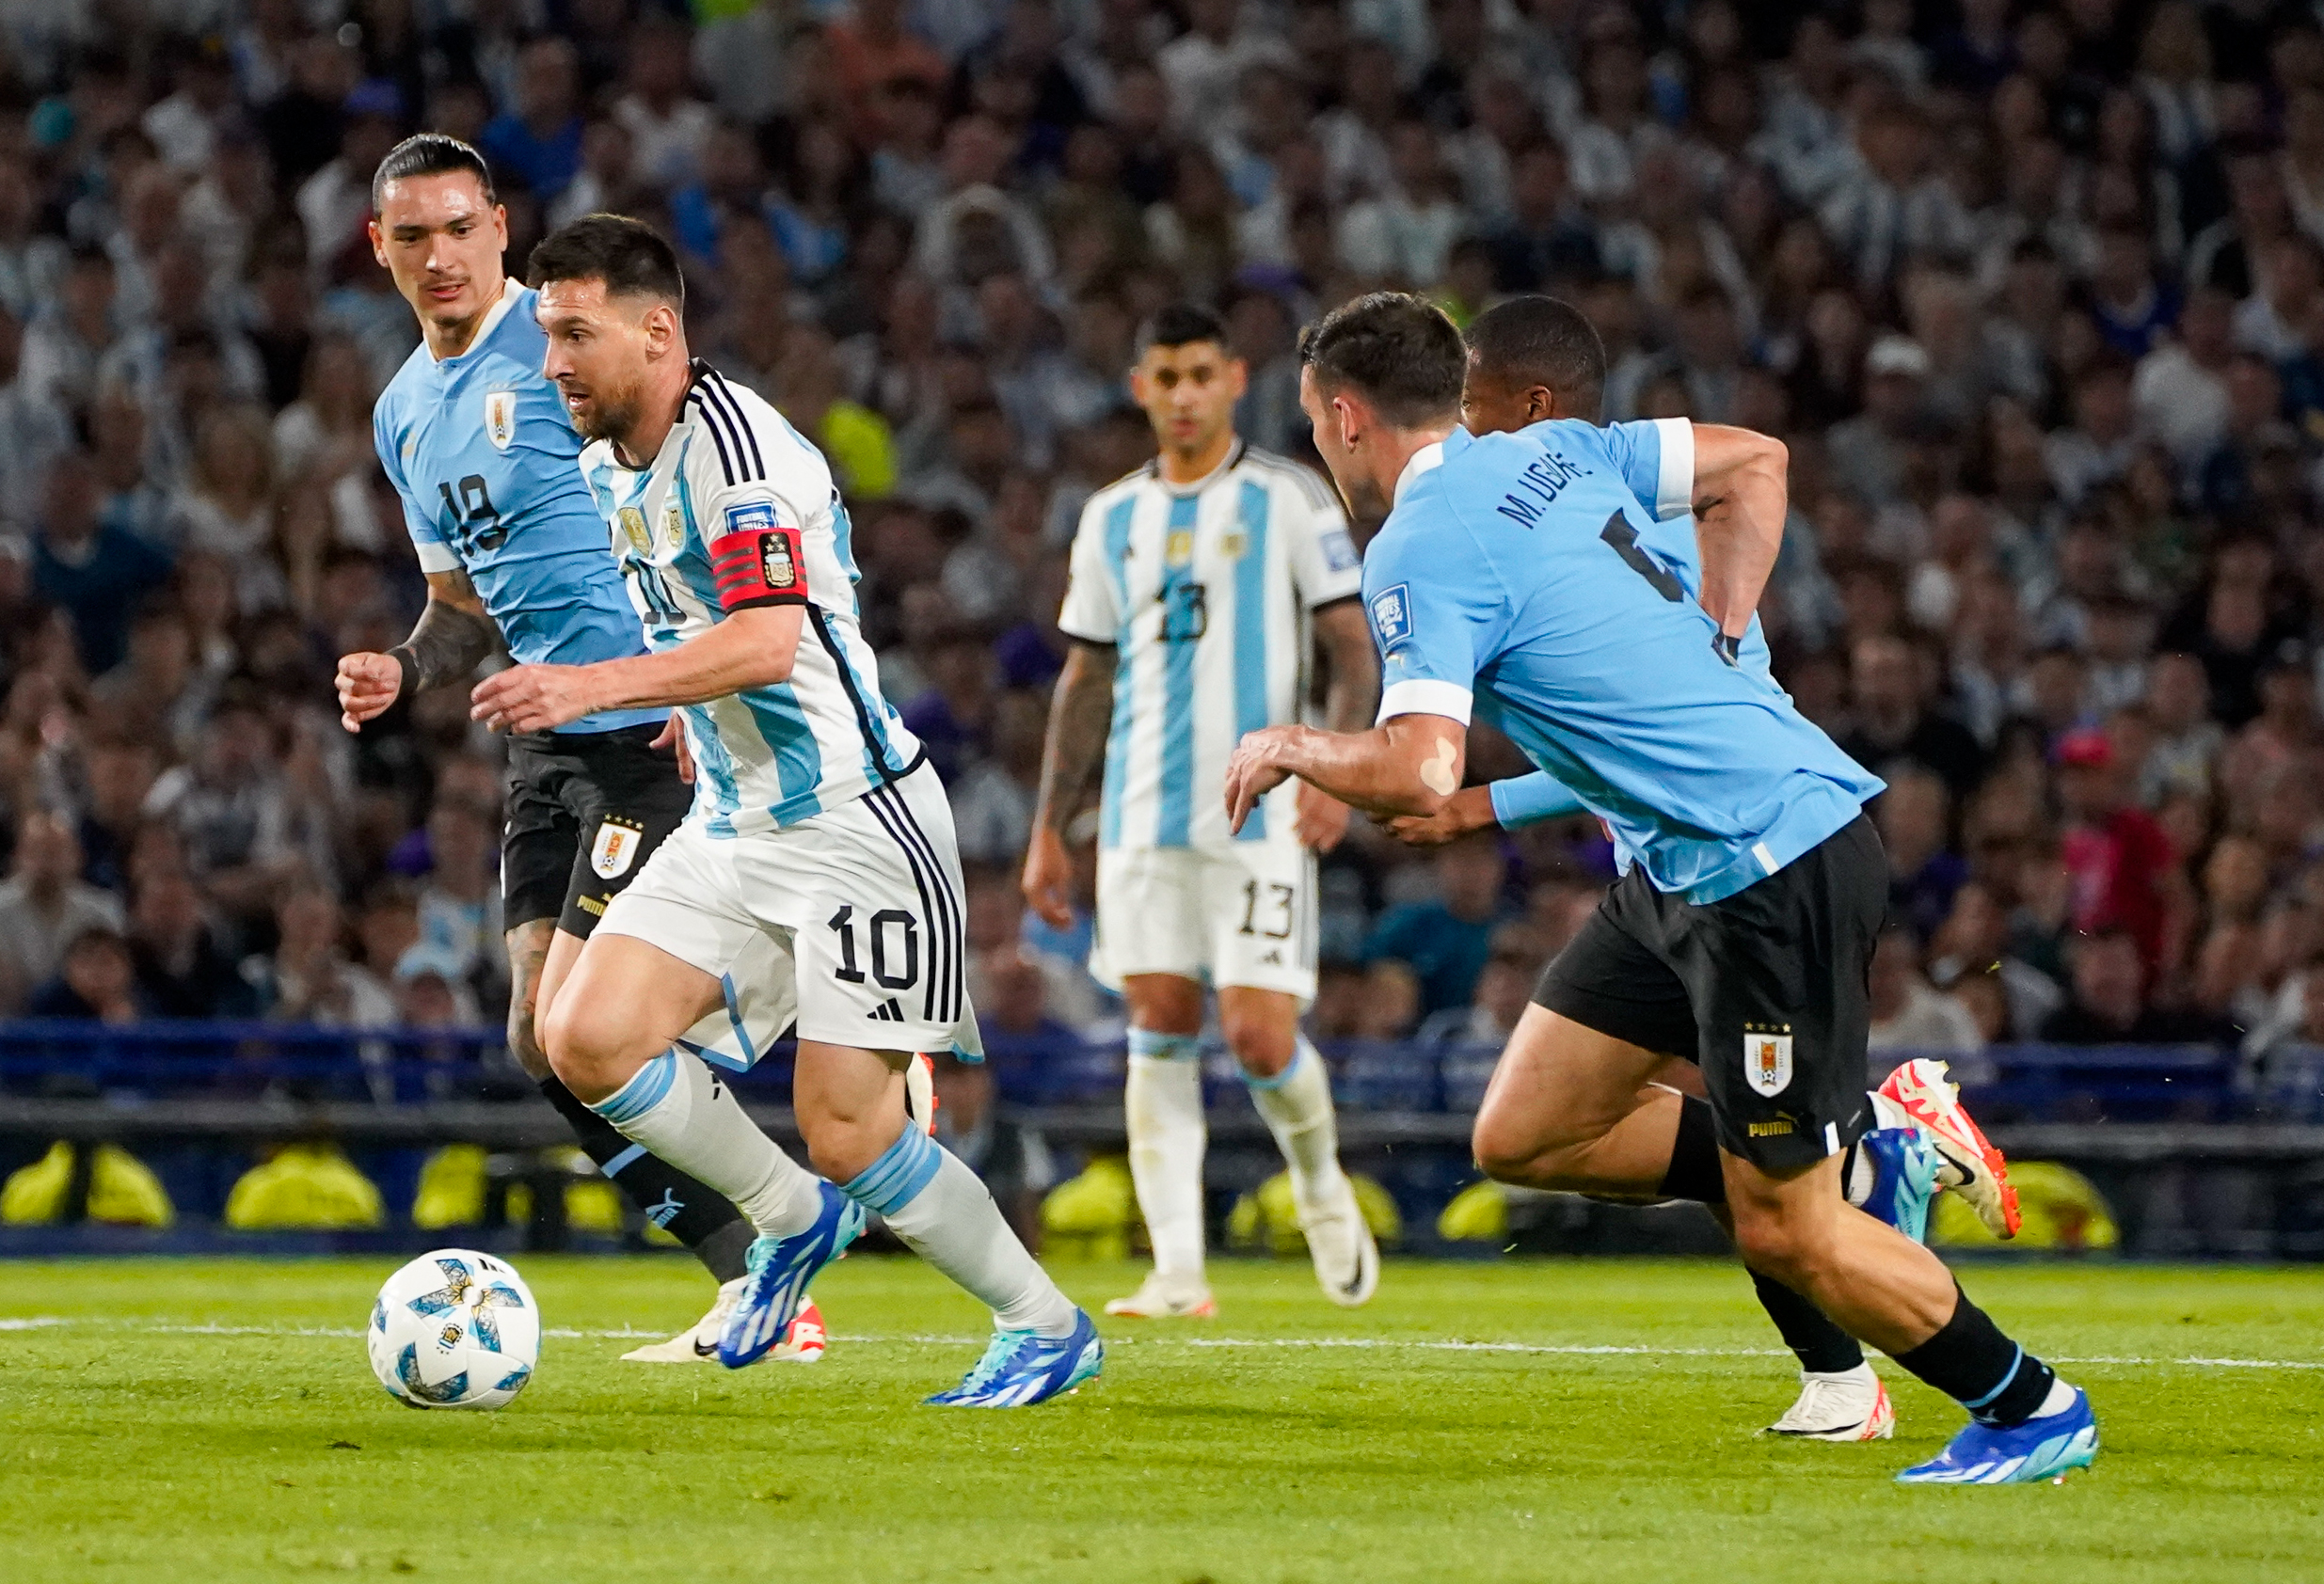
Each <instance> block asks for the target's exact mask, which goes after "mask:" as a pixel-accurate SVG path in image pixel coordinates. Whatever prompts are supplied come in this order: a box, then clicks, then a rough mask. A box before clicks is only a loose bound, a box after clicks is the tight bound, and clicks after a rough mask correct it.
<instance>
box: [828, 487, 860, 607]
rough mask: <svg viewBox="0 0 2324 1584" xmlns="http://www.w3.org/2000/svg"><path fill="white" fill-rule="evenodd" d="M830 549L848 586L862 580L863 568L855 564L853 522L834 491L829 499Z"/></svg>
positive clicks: (842, 501) (843, 503) (844, 503)
mask: <svg viewBox="0 0 2324 1584" xmlns="http://www.w3.org/2000/svg"><path fill="white" fill-rule="evenodd" d="M831 547H832V548H833V549H834V550H835V551H836V552H837V553H838V557H839V564H840V566H841V567H842V568H844V569H845V570H846V572H847V575H848V586H849V587H850V588H852V587H854V586H855V585H856V584H858V583H860V582H862V581H863V580H864V571H863V568H862V567H860V566H857V565H856V564H855V522H854V519H853V518H852V517H850V516H849V515H848V508H847V502H846V501H844V500H842V499H839V496H838V493H837V492H836V491H834V492H833V494H832V498H831Z"/></svg>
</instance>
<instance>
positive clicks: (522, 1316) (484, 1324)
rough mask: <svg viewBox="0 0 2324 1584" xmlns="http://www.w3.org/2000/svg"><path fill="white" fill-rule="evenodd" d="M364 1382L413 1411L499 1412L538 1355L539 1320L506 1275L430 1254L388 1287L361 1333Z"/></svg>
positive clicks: (464, 1256)
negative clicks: (369, 1377)
mask: <svg viewBox="0 0 2324 1584" xmlns="http://www.w3.org/2000/svg"><path fill="white" fill-rule="evenodd" d="M363 1338H364V1341H365V1343H366V1344H367V1345H368V1347H369V1348H370V1350H371V1359H372V1373H373V1374H374V1375H377V1376H378V1377H379V1384H380V1385H381V1386H385V1387H387V1388H388V1395H389V1396H390V1397H392V1398H394V1399H395V1400H396V1401H397V1402H402V1403H404V1404H406V1406H408V1407H413V1408H500V1407H505V1406H506V1405H507V1404H508V1402H510V1401H511V1400H512V1399H514V1398H515V1397H516V1395H517V1393H518V1392H520V1391H522V1390H523V1389H524V1384H525V1382H527V1381H529V1380H531V1379H532V1378H533V1365H534V1364H536V1363H538V1362H539V1361H540V1356H541V1311H540V1308H539V1307H538V1306H537V1305H535V1304H534V1303H533V1291H532V1290H531V1289H530V1288H528V1287H526V1286H525V1284H524V1277H522V1276H520V1275H517V1271H516V1267H514V1266H513V1265H510V1264H509V1263H508V1262H507V1261H506V1260H504V1259H494V1258H493V1257H492V1256H491V1255H489V1254H478V1253H476V1252H475V1251H474V1250H473V1249H466V1248H439V1249H438V1250H437V1251H436V1252H435V1253H433V1254H423V1255H422V1256H421V1257H420V1258H419V1259H414V1260H413V1261H412V1262H411V1263H410V1264H408V1265H406V1266H405V1267H404V1268H403V1269H402V1270H400V1271H398V1272H396V1273H395V1274H394V1275H391V1276H390V1277H389V1278H388V1282H387V1285H386V1286H385V1287H382V1288H381V1289H380V1290H379V1297H378V1299H377V1301H376V1302H374V1304H373V1305H372V1323H371V1324H370V1326H368V1327H367V1328H366V1329H365V1331H364V1334H363Z"/></svg>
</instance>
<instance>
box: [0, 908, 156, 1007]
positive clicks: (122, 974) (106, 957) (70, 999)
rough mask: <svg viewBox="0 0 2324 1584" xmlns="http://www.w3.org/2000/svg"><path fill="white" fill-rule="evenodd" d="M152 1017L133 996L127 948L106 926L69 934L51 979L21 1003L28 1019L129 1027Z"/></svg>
mask: <svg viewBox="0 0 2324 1584" xmlns="http://www.w3.org/2000/svg"><path fill="white" fill-rule="evenodd" d="M152 1014H153V1008H152V1007H151V1006H148V1005H147V1004H146V1002H145V1000H144V998H143V997H142V996H141V995H140V994H139V993H138V986H137V981H136V976H135V973H134V972H133V971H132V969H131V967H130V961H129V949H128V947H127V946H125V945H124V944H123V943H122V942H121V937H120V932H119V930H117V929H115V928H113V927H111V926H108V925H92V926H91V927H88V928H87V929H84V930H82V931H81V932H80V933H79V934H78V935H75V936H74V937H73V938H72V943H71V944H70V945H68V946H66V948H65V951H64V955H63V957H62V958H60V959H59V960H58V962H57V965H56V976H55V977H54V978H51V979H49V980H48V981H47V982H46V983H44V984H42V985H40V987H39V988H38V989H36V990H34V991H33V992H32V998H31V999H30V1000H29V1001H27V1002H26V1003H25V1004H24V1015H25V1016H26V1017H28V1018H83V1019H90V1020H94V1021H96V1022H106V1023H134V1022H137V1021H138V1020H139V1019H140V1018H145V1017H150V1016H151V1015H152Z"/></svg>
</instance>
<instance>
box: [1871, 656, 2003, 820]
mask: <svg viewBox="0 0 2324 1584" xmlns="http://www.w3.org/2000/svg"><path fill="white" fill-rule="evenodd" d="M1849 695H1850V701H1851V703H1852V705H1854V727H1853V728H1852V729H1851V730H1849V731H1847V732H1845V733H1843V734H1841V736H1840V737H1839V746H1840V747H1841V748H1842V749H1844V750H1845V751H1846V752H1847V753H1848V754H1849V756H1850V757H1852V758H1854V760H1855V761H1856V762H1857V763H1858V764H1860V765H1862V766H1864V767H1865V768H1867V769H1869V770H1870V771H1872V772H1873V773H1874V774H1875V775H1885V774H1886V773H1887V769H1888V768H1889V767H1890V766H1892V765H1894V764H1896V763H1897V762H1899V761H1903V762H1906V763H1909V764H1914V765H1918V766H1920V767H1921V768H1924V769H1928V770H1931V771H1933V772H1934V773H1935V775H1936V777H1937V778H1938V779H1939V780H1940V781H1942V782H1943V783H1944V784H1945V785H1946V787H1947V788H1948V789H1949V790H1950V792H1951V793H1952V795H1953V797H1955V798H1956V799H1960V798H1966V797H1967V796H1968V795H1969V794H1970V793H1971V792H1973V791H1975V790H1976V789H1977V784H1978V782H1979V780H1980V779H1982V776H1983V774H1984V761H1985V753H1984V750H1983V749H1982V748H1980V747H1979V746H1978V744H1977V739H1976V738H1975V737H1971V736H1970V735H1969V732H1968V728H1966V726H1963V725H1962V724H1961V723H1960V722H1959V721H1949V720H1947V719H1946V718H1945V717H1943V716H1941V715H1937V714H1934V713H1933V712H1932V711H1931V710H1930V708H1929V706H1928V702H1927V696H1926V691H1925V684H1924V682H1923V679H1922V676H1921V672H1920V667H1919V664H1918V661H1917V660H1916V658H1915V657H1914V655H1913V650H1912V646H1911V645H1910V644H1909V643H1907V642H1905V641H1904V639H1903V638H1902V637H1901V636H1886V635H1883V636H1877V637H1868V638H1863V639H1859V640H1858V641H1857V642H1856V644H1855V647H1854V655H1853V664H1852V667H1851V670H1850V673H1849Z"/></svg>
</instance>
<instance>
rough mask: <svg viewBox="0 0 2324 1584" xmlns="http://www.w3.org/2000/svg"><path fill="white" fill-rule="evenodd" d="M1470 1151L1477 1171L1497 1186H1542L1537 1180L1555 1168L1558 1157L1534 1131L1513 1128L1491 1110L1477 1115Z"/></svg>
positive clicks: (1470, 1136)
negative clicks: (1556, 1157)
mask: <svg viewBox="0 0 2324 1584" xmlns="http://www.w3.org/2000/svg"><path fill="white" fill-rule="evenodd" d="M1469 1148H1470V1152H1471V1153H1472V1155H1473V1156H1474V1157H1475V1158H1476V1164H1477V1169H1478V1170H1479V1171H1481V1172H1483V1173H1484V1174H1485V1175H1486V1176H1487V1177H1489V1178H1491V1179H1492V1180H1494V1181H1495V1182H1516V1183H1523V1184H1526V1185H1528V1186H1539V1185H1540V1183H1539V1181H1538V1180H1539V1178H1540V1177H1541V1176H1542V1174H1543V1172H1544V1171H1545V1170H1548V1169H1550V1168H1551V1166H1552V1164H1553V1159H1552V1157H1553V1156H1554V1155H1555V1153H1556V1151H1555V1149H1554V1148H1553V1147H1552V1146H1550V1145H1548V1144H1547V1143H1546V1142H1545V1141H1544V1140H1542V1139H1541V1138H1540V1137H1538V1136H1537V1135H1536V1134H1535V1133H1533V1132H1532V1131H1530V1130H1520V1129H1519V1128H1517V1127H1514V1126H1512V1125H1511V1124H1510V1123H1509V1122H1507V1121H1506V1120H1504V1118H1501V1117H1496V1116H1494V1115H1493V1113H1492V1112H1491V1110H1490V1109H1489V1108H1488V1109H1487V1110H1485V1111H1481V1112H1479V1113H1478V1114H1477V1119H1476V1125H1475V1127H1474V1128H1472V1130H1471V1131H1470V1133H1469Z"/></svg>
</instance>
